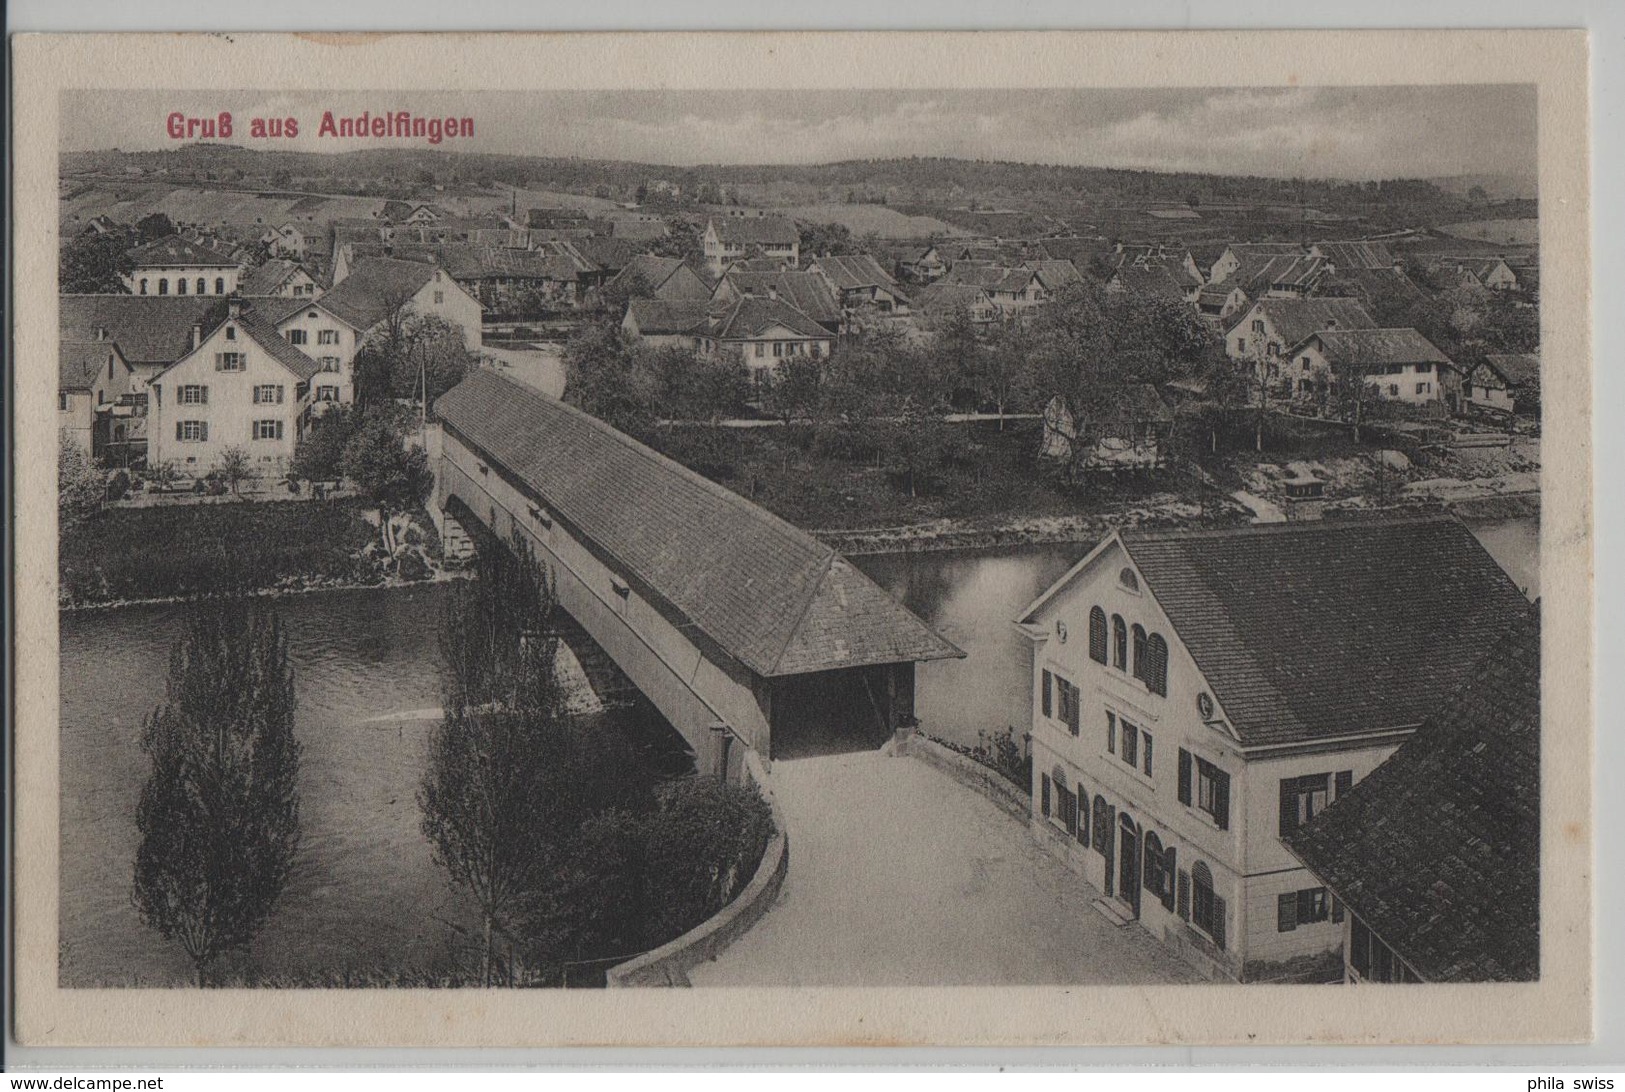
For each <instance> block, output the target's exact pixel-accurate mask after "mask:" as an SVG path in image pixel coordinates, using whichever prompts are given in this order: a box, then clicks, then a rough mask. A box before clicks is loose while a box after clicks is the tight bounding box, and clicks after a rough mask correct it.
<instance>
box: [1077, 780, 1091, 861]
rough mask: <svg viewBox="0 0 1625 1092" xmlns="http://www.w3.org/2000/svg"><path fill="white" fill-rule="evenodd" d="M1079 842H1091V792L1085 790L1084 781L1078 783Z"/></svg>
mask: <svg viewBox="0 0 1625 1092" xmlns="http://www.w3.org/2000/svg"><path fill="white" fill-rule="evenodd" d="M1078 844H1079V845H1080V846H1088V844H1089V794H1088V793H1087V792H1085V791H1084V789H1083V783H1082V782H1081V781H1080V782H1079V783H1078Z"/></svg>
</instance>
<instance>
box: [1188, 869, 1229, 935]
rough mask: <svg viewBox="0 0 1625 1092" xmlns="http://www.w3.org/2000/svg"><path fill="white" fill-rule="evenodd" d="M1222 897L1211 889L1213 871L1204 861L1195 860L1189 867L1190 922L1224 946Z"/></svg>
mask: <svg viewBox="0 0 1625 1092" xmlns="http://www.w3.org/2000/svg"><path fill="white" fill-rule="evenodd" d="M1224 917H1225V906H1224V899H1222V898H1220V897H1219V895H1218V894H1217V893H1216V892H1215V891H1214V890H1213V873H1212V872H1211V871H1209V869H1208V867H1207V864H1206V862H1203V861H1197V862H1196V865H1195V867H1193V868H1192V869H1191V923H1192V924H1193V925H1195V926H1196V927H1197V928H1198V929H1200V930H1202V932H1204V933H1206V934H1207V935H1208V936H1210V937H1212V938H1213V943H1214V944H1217V945H1218V946H1219V947H1220V948H1221V949H1222V948H1223V947H1224Z"/></svg>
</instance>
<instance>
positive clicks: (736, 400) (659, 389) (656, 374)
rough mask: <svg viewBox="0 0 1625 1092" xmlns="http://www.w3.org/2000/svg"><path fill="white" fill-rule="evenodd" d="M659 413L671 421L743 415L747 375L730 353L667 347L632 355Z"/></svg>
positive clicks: (634, 365) (746, 371)
mask: <svg viewBox="0 0 1625 1092" xmlns="http://www.w3.org/2000/svg"><path fill="white" fill-rule="evenodd" d="M633 367H634V368H635V369H637V370H639V371H644V372H647V373H648V380H647V382H648V383H649V384H650V386H651V387H652V389H653V391H654V392H655V398H656V402H657V404H658V405H659V406H660V410H661V413H662V414H663V415H664V416H666V417H670V418H672V419H675V420H691V421H700V420H713V421H714V420H716V419H718V418H721V417H735V416H738V415H739V414H740V413H742V412H744V409H745V401H746V399H748V398H749V397H750V371H749V369H747V368H746V367H745V364H744V361H742V360H740V359H739V357H738V356H737V355H735V354H733V353H710V354H706V353H696V352H693V351H691V350H687V349H681V348H678V347H676V346H668V347H665V348H661V349H655V350H653V351H648V350H640V351H638V352H637V353H636V356H635V359H634V363H633Z"/></svg>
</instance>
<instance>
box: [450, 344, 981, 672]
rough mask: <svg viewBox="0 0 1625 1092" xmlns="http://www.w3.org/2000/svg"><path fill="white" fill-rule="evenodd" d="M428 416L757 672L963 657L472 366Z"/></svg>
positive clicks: (755, 515)
mask: <svg viewBox="0 0 1625 1092" xmlns="http://www.w3.org/2000/svg"><path fill="white" fill-rule="evenodd" d="M435 412H436V414H437V415H438V416H439V417H440V418H441V420H442V421H444V422H445V424H446V427H447V429H448V430H449V431H450V432H452V433H453V434H455V435H457V436H459V437H461V438H463V439H464V440H466V441H467V442H468V443H470V444H472V445H473V446H474V447H475V448H477V449H478V450H479V451H480V452H481V453H483V454H484V455H485V456H487V457H488V458H490V459H492V460H494V461H496V462H497V463H499V464H500V465H501V466H502V467H504V468H505V469H506V471H507V473H509V474H510V475H511V476H512V477H513V478H515V479H516V480H517V481H518V482H520V483H521V484H522V485H523V486H524V487H525V488H526V489H528V490H529V491H531V492H533V493H534V494H535V495H536V496H537V498H538V499H539V500H541V502H542V503H544V504H546V505H547V507H548V509H549V510H550V511H551V512H552V513H553V514H554V515H556V516H557V517H558V519H559V520H561V521H562V522H564V523H565V524H567V525H569V526H570V527H571V528H572V529H573V531H574V532H575V533H577V534H579V535H581V536H583V537H585V538H586V539H589V540H590V541H591V542H592V543H593V544H594V545H595V547H596V548H598V549H601V550H603V551H604V552H605V553H606V554H608V555H609V556H610V558H611V559H612V566H613V567H614V568H616V569H618V570H619V571H620V572H621V573H622V574H623V575H624V576H625V577H627V578H628V579H629V580H631V581H635V582H636V584H637V585H639V586H641V588H642V589H646V590H647V592H648V594H650V596H651V597H652V598H653V599H654V600H655V601H656V602H657V604H660V605H663V606H664V607H665V608H666V609H669V610H670V611H672V612H673V613H674V614H675V615H676V616H677V618H676V620H677V621H678V623H679V624H690V625H692V626H693V627H694V628H695V629H696V630H698V632H699V634H701V635H703V636H704V637H705V638H707V639H708V640H710V641H711V642H713V643H714V644H715V645H716V646H717V647H719V648H721V649H722V650H723V651H724V652H725V653H727V654H728V655H729V656H731V657H733V658H734V659H735V660H737V661H739V662H740V663H742V664H744V665H745V666H746V667H747V668H749V669H750V670H751V671H752V672H753V673H755V674H756V675H760V676H778V675H794V674H802V673H806V672H812V671H822V670H828V669H833V668H846V667H858V666H862V665H865V664H880V663H899V662H908V661H916V660H934V659H943V658H947V657H953V656H959V655H962V653H960V651H959V650H958V649H956V648H955V647H954V646H953V645H951V644H949V643H948V642H947V641H945V640H943V639H942V638H941V637H939V636H938V635H937V634H936V633H934V632H933V631H932V630H931V628H930V627H929V626H927V625H926V624H925V623H924V622H922V621H921V620H920V619H918V618H916V617H915V616H914V615H913V614H911V613H909V611H907V610H906V609H905V608H903V607H902V606H901V605H899V604H898V603H897V602H896V601H895V600H894V599H892V598H891V597H890V596H889V595H887V594H886V593H885V592H884V591H882V590H881V589H880V588H879V587H877V586H876V585H875V584H874V583H873V582H872V581H870V580H869V579H868V578H867V577H865V576H864V575H863V574H862V573H861V572H859V571H858V570H857V569H855V568H853V567H852V566H851V565H850V564H848V563H847V562H846V561H845V560H844V559H843V558H841V557H840V556H839V555H837V554H836V553H835V552H834V551H833V550H832V549H830V548H829V547H828V546H825V545H823V544H822V543H820V542H818V541H817V540H815V539H814V538H812V536H810V535H808V534H806V533H805V532H803V531H800V530H798V529H797V528H795V527H793V526H791V525H790V524H788V523H786V522H785V521H783V520H781V519H779V518H778V517H777V516H774V515H772V514H771V513H769V512H768V511H766V510H765V509H763V508H760V507H758V506H757V505H754V504H752V503H750V502H749V501H747V500H745V499H744V498H743V497H740V496H738V495H737V494H735V493H732V492H729V491H728V490H726V489H724V488H722V487H721V486H719V485H716V484H715V483H713V482H710V481H707V480H706V479H705V478H702V477H701V476H700V475H698V474H696V473H694V472H693V471H691V470H689V469H687V468H686V467H683V466H680V465H679V464H677V463H675V462H672V461H671V460H670V459H667V458H666V457H665V456H663V455H660V454H658V453H657V452H654V451H651V450H650V449H649V448H647V447H645V446H643V445H642V444H640V443H638V442H636V441H635V440H632V439H631V438H630V437H628V436H626V435H624V434H622V433H620V432H617V431H616V430H615V429H612V428H610V427H609V426H608V425H606V424H604V423H603V422H601V421H598V420H597V419H595V418H593V417H590V416H588V415H587V414H585V413H582V412H581V411H580V410H578V409H576V408H574V407H572V406H567V405H565V404H564V403H562V402H559V401H556V400H554V399H552V398H548V397H547V396H546V395H543V394H540V393H538V392H536V391H533V390H532V389H530V388H528V387H525V386H523V385H521V384H518V383H515V382H513V381H511V380H508V379H505V378H503V377H501V376H499V375H496V374H495V373H493V372H490V371H486V370H483V369H481V370H476V371H474V372H472V373H470V374H469V376H468V378H466V379H464V380H463V382H462V383H460V384H458V385H457V386H456V387H454V388H453V389H452V390H451V391H449V392H447V393H446V394H445V395H443V396H441V398H440V400H439V401H438V402H437V403H436V404H435Z"/></svg>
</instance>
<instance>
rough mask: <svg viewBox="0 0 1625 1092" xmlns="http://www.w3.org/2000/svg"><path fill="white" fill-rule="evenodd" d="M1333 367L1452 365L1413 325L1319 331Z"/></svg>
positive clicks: (1321, 346) (1321, 342) (1323, 347)
mask: <svg viewBox="0 0 1625 1092" xmlns="http://www.w3.org/2000/svg"><path fill="white" fill-rule="evenodd" d="M1312 336H1313V337H1314V338H1315V339H1316V340H1317V341H1319V342H1320V348H1321V351H1322V352H1323V353H1324V354H1325V355H1326V359H1327V360H1328V361H1329V362H1331V363H1332V364H1346V365H1350V366H1353V367H1360V366H1362V365H1378V364H1424V363H1426V364H1449V363H1450V358H1449V357H1447V356H1445V355H1444V353H1442V352H1441V351H1440V350H1439V347H1438V346H1437V345H1435V344H1433V342H1431V341H1429V340H1428V339H1427V338H1425V337H1423V336H1422V334H1421V333H1420V332H1419V331H1417V330H1413V329H1412V328H1411V327H1409V326H1399V327H1393V328H1388V329H1381V330H1318V331H1316V332H1315V333H1314V334H1313V335H1312Z"/></svg>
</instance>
